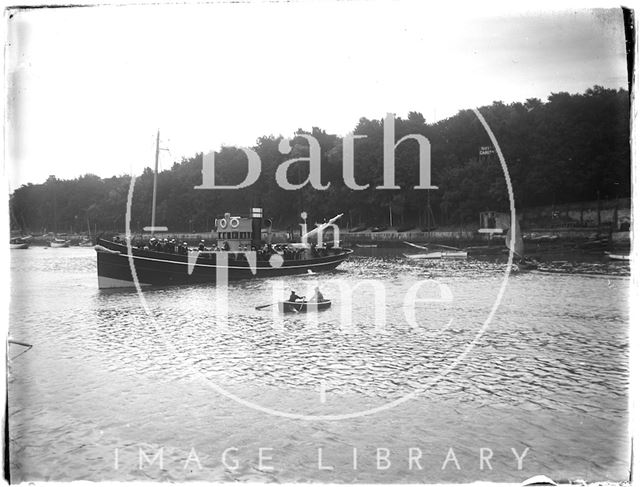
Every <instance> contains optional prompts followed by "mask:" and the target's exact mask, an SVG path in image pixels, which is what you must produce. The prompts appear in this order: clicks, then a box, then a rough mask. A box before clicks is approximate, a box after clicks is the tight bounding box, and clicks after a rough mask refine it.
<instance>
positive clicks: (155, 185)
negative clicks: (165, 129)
mask: <svg viewBox="0 0 640 487" xmlns="http://www.w3.org/2000/svg"><path fill="white" fill-rule="evenodd" d="M159 154H160V129H158V134H157V136H156V168H155V171H154V172H153V201H152V202H151V235H153V234H154V232H155V227H156V193H157V191H158V156H159Z"/></svg>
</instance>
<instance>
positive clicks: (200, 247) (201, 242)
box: [198, 240, 204, 250]
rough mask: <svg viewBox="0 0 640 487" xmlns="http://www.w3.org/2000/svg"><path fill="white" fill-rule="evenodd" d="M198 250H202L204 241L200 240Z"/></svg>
mask: <svg viewBox="0 0 640 487" xmlns="http://www.w3.org/2000/svg"><path fill="white" fill-rule="evenodd" d="M198 250H204V240H200V245H198Z"/></svg>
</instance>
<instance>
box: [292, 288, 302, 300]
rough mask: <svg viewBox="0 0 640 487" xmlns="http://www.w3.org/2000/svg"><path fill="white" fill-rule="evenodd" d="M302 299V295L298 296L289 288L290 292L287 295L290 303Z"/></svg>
mask: <svg viewBox="0 0 640 487" xmlns="http://www.w3.org/2000/svg"><path fill="white" fill-rule="evenodd" d="M298 300H300V301H302V300H304V296H302V297H300V296H298V295H297V294H296V292H295V291H294V290H293V289H292V290H291V294H290V295H289V302H290V303H295V302H296V301H298Z"/></svg>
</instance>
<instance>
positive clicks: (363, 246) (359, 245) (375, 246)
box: [356, 244, 378, 249]
mask: <svg viewBox="0 0 640 487" xmlns="http://www.w3.org/2000/svg"><path fill="white" fill-rule="evenodd" d="M356 247H359V248H361V249H376V248H378V244H356Z"/></svg>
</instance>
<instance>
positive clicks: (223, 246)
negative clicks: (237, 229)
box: [222, 242, 229, 252]
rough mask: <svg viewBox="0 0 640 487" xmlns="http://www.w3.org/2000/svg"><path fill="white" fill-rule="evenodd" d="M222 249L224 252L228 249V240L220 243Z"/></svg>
mask: <svg viewBox="0 0 640 487" xmlns="http://www.w3.org/2000/svg"><path fill="white" fill-rule="evenodd" d="M222 250H224V251H225V252H226V251H228V250H229V242H225V243H224V244H223V245H222Z"/></svg>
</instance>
